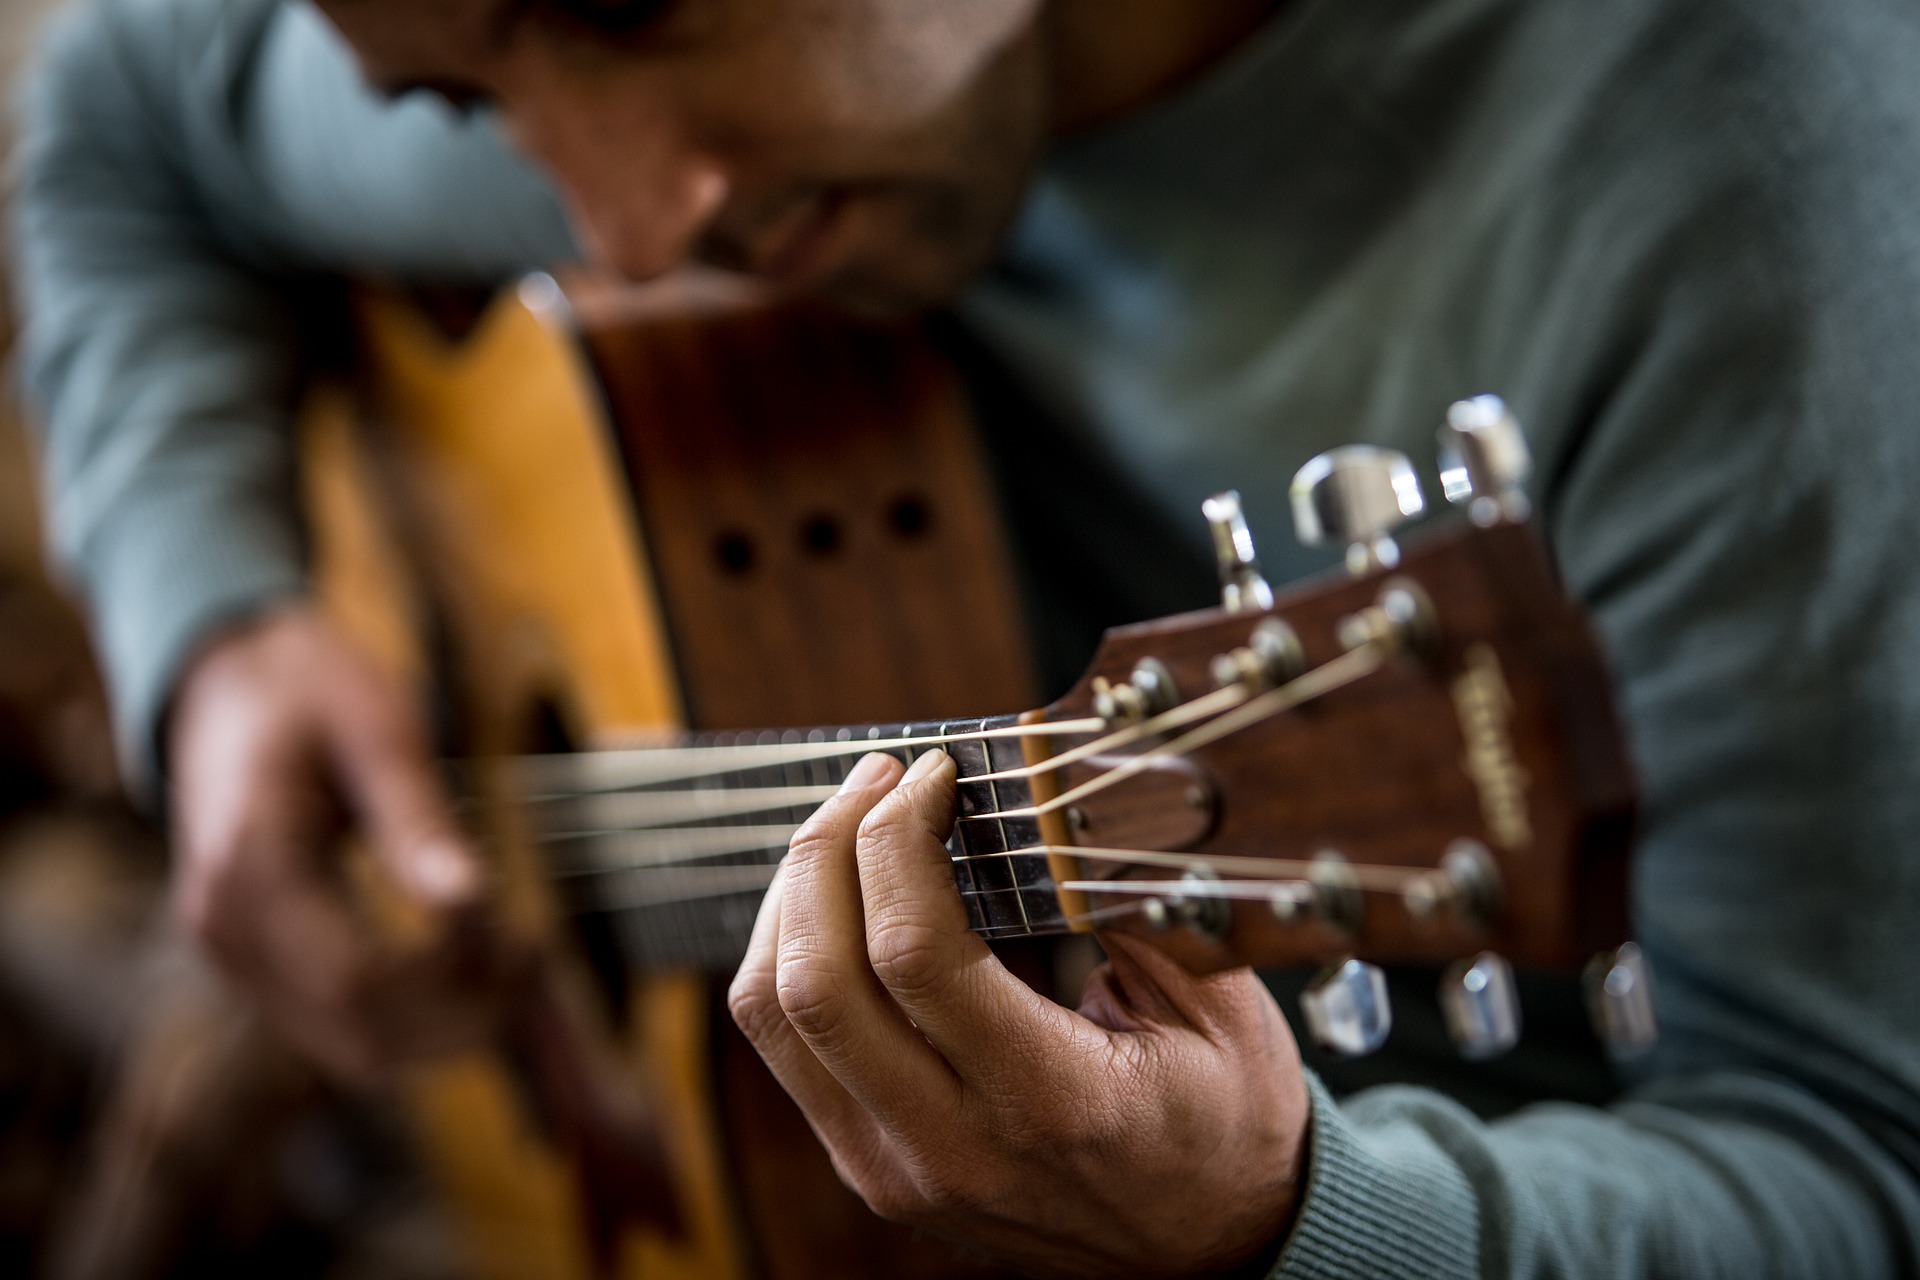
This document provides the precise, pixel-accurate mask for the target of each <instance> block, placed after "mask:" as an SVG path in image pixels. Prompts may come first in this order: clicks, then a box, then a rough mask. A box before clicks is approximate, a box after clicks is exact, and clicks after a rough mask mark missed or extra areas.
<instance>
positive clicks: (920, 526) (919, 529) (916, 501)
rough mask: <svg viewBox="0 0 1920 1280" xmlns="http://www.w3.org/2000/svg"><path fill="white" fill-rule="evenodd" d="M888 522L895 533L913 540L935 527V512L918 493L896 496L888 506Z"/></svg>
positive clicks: (923, 535) (910, 540)
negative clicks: (930, 509) (928, 507)
mask: <svg viewBox="0 0 1920 1280" xmlns="http://www.w3.org/2000/svg"><path fill="white" fill-rule="evenodd" d="M887 524H888V526H889V527H891V528H892V530H893V531H894V533H896V534H898V535H899V536H900V537H901V538H903V539H905V540H906V541H908V542H912V541H913V540H914V539H916V538H924V537H926V536H927V530H929V529H931V528H932V527H933V512H931V511H929V510H928V509H927V502H926V499H924V498H922V497H920V496H919V495H918V494H912V493H909V494H905V495H903V496H901V497H898V498H895V499H894V500H893V505H892V506H890V507H888V508H887Z"/></svg>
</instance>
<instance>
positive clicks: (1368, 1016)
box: [1300, 958, 1393, 1058]
mask: <svg viewBox="0 0 1920 1280" xmlns="http://www.w3.org/2000/svg"><path fill="white" fill-rule="evenodd" d="M1300 1012H1301V1015H1302V1016H1303V1017H1304V1018H1305V1019H1306V1023H1307V1031H1308V1033H1309V1034H1311V1035H1312V1036H1313V1039H1314V1043H1316V1044H1318V1045H1319V1046H1320V1047H1321V1048H1323V1049H1327V1050H1329V1051H1331V1052H1333V1053H1337V1054H1339V1055H1340V1056H1341V1057H1343V1058H1358V1057H1362V1056H1364V1055H1366V1054H1369V1053H1372V1052H1373V1051H1374V1050H1376V1049H1378V1048H1379V1047H1380V1046H1381V1045H1383V1044H1385V1043H1386V1042H1387V1034H1388V1033H1389V1032H1390V1031H1392V1030H1393V1006H1392V1005H1391V1004H1390V1003H1389V1002H1388V1000H1387V975H1386V974H1384V973H1382V972H1381V971H1380V969H1379V967H1378V966H1376V965H1371V964H1367V963H1366V962H1364V961H1361V960H1355V959H1351V958H1349V959H1346V960H1343V961H1341V962H1340V963H1338V964H1335V965H1331V966H1329V967H1328V968H1326V969H1323V970H1321V971H1320V973H1319V974H1317V975H1316V976H1315V977H1314V979H1313V981H1312V982H1309V983H1308V984H1307V986H1306V989H1305V990H1304V991H1302V992H1301V993H1300Z"/></svg>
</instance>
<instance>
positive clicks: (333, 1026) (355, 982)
mask: <svg viewBox="0 0 1920 1280" xmlns="http://www.w3.org/2000/svg"><path fill="white" fill-rule="evenodd" d="M186 857H187V859H188V862H187V863H186V864H184V865H183V874H182V875H181V877H180V879H179V881H178V889H177V901H178V903H179V905H180V907H181V914H182V915H183V917H184V918H185V920H186V923H187V925H188V927H189V929H190V930H191V931H192V932H193V933H194V934H195V936H196V937H197V938H198V939H199V940H200V942H201V943H202V944H203V945H204V946H205V947H206V949H207V950H208V951H209V952H210V953H211V954H212V956H213V958H214V959H215V960H216V961H217V962H218V964H219V966H220V968H221V970H222V971H223V972H224V973H225V974H226V975H227V976H228V978H229V980H231V981H233V982H234V983H235V984H236V985H238V986H240V987H241V988H242V989H244V990H245V991H247V992H248V994H249V995H250V996H252V997H253V998H254V1000H255V1002H256V1003H257V1004H258V1005H259V1007H260V1008H261V1010H262V1012H263V1013H264V1014H265V1015H266V1016H267V1018H268V1020H269V1021H271V1022H272V1023H273V1024H274V1025H275V1026H276V1027H278V1028H279V1029H280V1030H281V1031H282V1032H283V1033H284V1034H286V1035H287V1036H288V1038H289V1039H291V1040H292V1041H293V1042H294V1043H296V1044H298V1045H299V1046H300V1047H301V1048H302V1049H304V1050H306V1051H307V1052H308V1053H310V1054H311V1055H312V1056H314V1057H315V1058H316V1059H318V1060H319V1061H320V1062H322V1063H323V1064H325V1065H326V1066H328V1067H330V1068H331V1069H332V1070H333V1071H335V1072H336V1073H337V1074H340V1075H343V1076H345V1077H347V1078H349V1079H355V1080H364V1079H366V1078H368V1077H369V1076H370V1075H371V1074H372V1073H373V1072H374V1071H375V1070H376V1069H377V1068H378V1066H379V1065H380V1060H381V1055H380V1054H379V1053H378V1052H377V1049H376V1046H375V1044H374V1043H373V1041H372V1040H371V1038H370V1037H369V1036H368V1035H367V1034H366V1032H365V1030H364V1028H363V1027H362V1026H361V1024H360V1021H359V1019H357V1018H356V1017H354V1016H353V1011H352V1005H353V993H354V992H355V990H356V989H357V988H358V987H359V986H360V981H359V976H358V975H359V973H360V972H361V969H362V965H363V963H364V953H363V947H364V940H363V938H362V936H361V934H360V930H359V925H358V921H357V920H356V919H355V918H354V917H353V916H352V914H351V912H350V911H349V910H348V909H347V907H346V905H345V904H344V903H343V902H341V901H340V900H339V898H338V896H337V891H336V890H335V888H334V887H333V886H332V885H330V884H326V883H324V882H322V881H321V879H320V878H319V877H318V875H317V874H316V873H315V872H314V871H312V870H311V868H310V865H309V863H308V860H307V859H306V858H305V857H303V856H301V855H298V854H296V853H294V852H293V851H292V849H291V847H290V843H289V842H288V841H287V840H286V839H285V837H284V836H278V837H266V838H262V837H261V836H259V835H255V836H253V837H250V838H249V837H243V838H241V839H240V840H239V841H238V842H237V843H236V844H235V845H234V846H233V847H232V848H231V850H230V851H228V850H207V849H205V848H204V847H202V849H201V851H200V852H199V853H198V854H195V853H192V852H189V853H187V854H186Z"/></svg>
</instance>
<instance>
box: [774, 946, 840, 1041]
mask: <svg viewBox="0 0 1920 1280" xmlns="http://www.w3.org/2000/svg"><path fill="white" fill-rule="evenodd" d="M776 993H777V998H778V1001H779V1006H780V1011H781V1013H782V1014H783V1015H784V1016H785V1017H786V1020H787V1021H788V1022H789V1023H791V1024H792V1025H793V1028H794V1030H796V1031H798V1032H799V1033H800V1034H801V1035H803V1036H805V1037H806V1038H807V1039H809V1040H816V1041H817V1040H831V1039H833V1038H834V1037H835V1036H836V1035H838V1034H839V1032H840V1029H841V1027H842V1025H843V1024H844V1023H845V1021H846V1015H847V998H846V993H845V992H844V991H842V990H841V988H840V984H839V983H838V982H837V981H835V980H834V979H833V977H832V976H831V975H829V974H824V973H820V972H818V971H816V970H814V969H811V968H809V967H807V966H805V965H800V964H783V965H781V966H780V976H779V978H778V980H777V983H776Z"/></svg>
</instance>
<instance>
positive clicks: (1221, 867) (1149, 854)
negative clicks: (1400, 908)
mask: <svg viewBox="0 0 1920 1280" xmlns="http://www.w3.org/2000/svg"><path fill="white" fill-rule="evenodd" d="M1056 855H1058V856H1066V857H1073V858H1085V859H1087V860H1088V861H1091V862H1120V863H1125V864H1127V865H1128V866H1136V867H1170V868H1172V869H1174V870H1177V871H1212V872H1216V873H1219V874H1221V875H1228V874H1233V873H1240V872H1244V873H1246V874H1247V875H1249V876H1252V875H1266V876H1273V877H1277V878H1283V879H1290V880H1292V881H1294V882H1296V883H1297V882H1302V881H1311V880H1313V878H1314V877H1315V876H1316V875H1324V876H1333V875H1337V876H1338V877H1339V878H1340V879H1341V880H1342V881H1345V882H1347V883H1350V884H1352V885H1353V887H1354V888H1357V889H1362V890H1368V891H1378V892H1381V893H1398V892H1400V891H1401V890H1403V889H1405V888H1406V885H1407V881H1408V880H1410V879H1416V878H1418V877H1421V876H1426V875H1431V874H1433V872H1434V870H1435V868H1433V867H1392V866H1383V865H1381V864H1379V863H1369V862H1358V863H1324V862H1314V861H1311V860H1308V859H1300V858H1252V857H1246V856H1243V855H1241V854H1232V853H1229V854H1219V855H1215V856H1207V855H1204V854H1197V853H1163V852H1159V851H1156V850H1151V849H1103V848H1097V847H1093V846H1088V845H1077V844H1036V845H1029V846H1027V847H1026V848H1024V849H1006V850H1003V851H1001V852H998V853H963V854H958V855H955V856H953V857H952V858H951V859H950V861H952V862H954V863H956V864H958V863H962V862H990V861H992V860H994V859H996V858H1047V857H1054V856H1056ZM1103 883H1104V882H1103ZM1114 883H1126V882H1125V881H1116V882H1114ZM1062 887H1064V886H1062Z"/></svg>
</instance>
